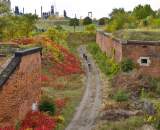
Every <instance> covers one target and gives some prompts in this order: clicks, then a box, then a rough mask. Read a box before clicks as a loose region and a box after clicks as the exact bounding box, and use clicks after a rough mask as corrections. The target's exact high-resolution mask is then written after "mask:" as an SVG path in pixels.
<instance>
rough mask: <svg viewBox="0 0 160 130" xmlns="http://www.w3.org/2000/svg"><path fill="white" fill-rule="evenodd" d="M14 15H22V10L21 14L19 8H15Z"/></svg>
mask: <svg viewBox="0 0 160 130" xmlns="http://www.w3.org/2000/svg"><path fill="white" fill-rule="evenodd" d="M14 14H15V15H17V16H18V15H23V14H24V8H23V12H20V11H19V7H18V6H15V9H14Z"/></svg>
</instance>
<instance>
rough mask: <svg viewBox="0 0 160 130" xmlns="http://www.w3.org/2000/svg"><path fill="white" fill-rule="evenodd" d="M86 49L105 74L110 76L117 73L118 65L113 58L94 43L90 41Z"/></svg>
mask: <svg viewBox="0 0 160 130" xmlns="http://www.w3.org/2000/svg"><path fill="white" fill-rule="evenodd" d="M88 50H89V52H90V53H91V54H92V55H93V58H94V59H95V60H96V62H97V64H98V66H99V68H100V69H101V71H102V72H103V73H104V74H105V75H108V76H111V77H112V76H113V75H115V74H117V73H118V71H119V65H118V64H117V63H116V62H115V61H114V60H113V59H111V58H109V57H107V56H106V54H105V53H103V52H102V51H101V49H100V48H99V46H98V45H97V44H96V43H90V44H89V45H88Z"/></svg>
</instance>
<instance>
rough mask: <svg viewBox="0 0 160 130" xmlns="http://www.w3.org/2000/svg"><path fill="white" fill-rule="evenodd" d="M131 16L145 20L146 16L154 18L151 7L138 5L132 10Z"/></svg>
mask: <svg viewBox="0 0 160 130" xmlns="http://www.w3.org/2000/svg"><path fill="white" fill-rule="evenodd" d="M133 15H134V16H135V17H136V18H137V19H144V18H147V17H148V16H155V12H154V11H153V9H152V8H151V6H150V5H148V4H146V5H144V6H142V5H138V6H137V7H135V8H134V10H133Z"/></svg>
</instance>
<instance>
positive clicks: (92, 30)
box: [85, 24, 96, 33]
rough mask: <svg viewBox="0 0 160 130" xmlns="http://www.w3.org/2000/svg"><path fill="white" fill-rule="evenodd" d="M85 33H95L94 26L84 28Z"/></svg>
mask: <svg viewBox="0 0 160 130" xmlns="http://www.w3.org/2000/svg"><path fill="white" fill-rule="evenodd" d="M85 31H87V32H89V33H95V32H96V25H95V24H90V25H87V26H86V28H85Z"/></svg>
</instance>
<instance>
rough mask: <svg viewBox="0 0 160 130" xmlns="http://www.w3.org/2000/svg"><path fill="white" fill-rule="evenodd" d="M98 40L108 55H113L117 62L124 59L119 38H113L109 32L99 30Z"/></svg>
mask: <svg viewBox="0 0 160 130" xmlns="http://www.w3.org/2000/svg"><path fill="white" fill-rule="evenodd" d="M96 42H97V43H98V45H99V46H100V48H101V50H102V51H103V52H104V53H106V55H107V56H109V57H113V58H114V59H115V60H116V61H117V62H120V61H121V60H122V44H120V43H119V42H118V41H117V40H114V39H112V38H111V37H110V36H109V35H108V34H104V33H103V32H97V35H96Z"/></svg>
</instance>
